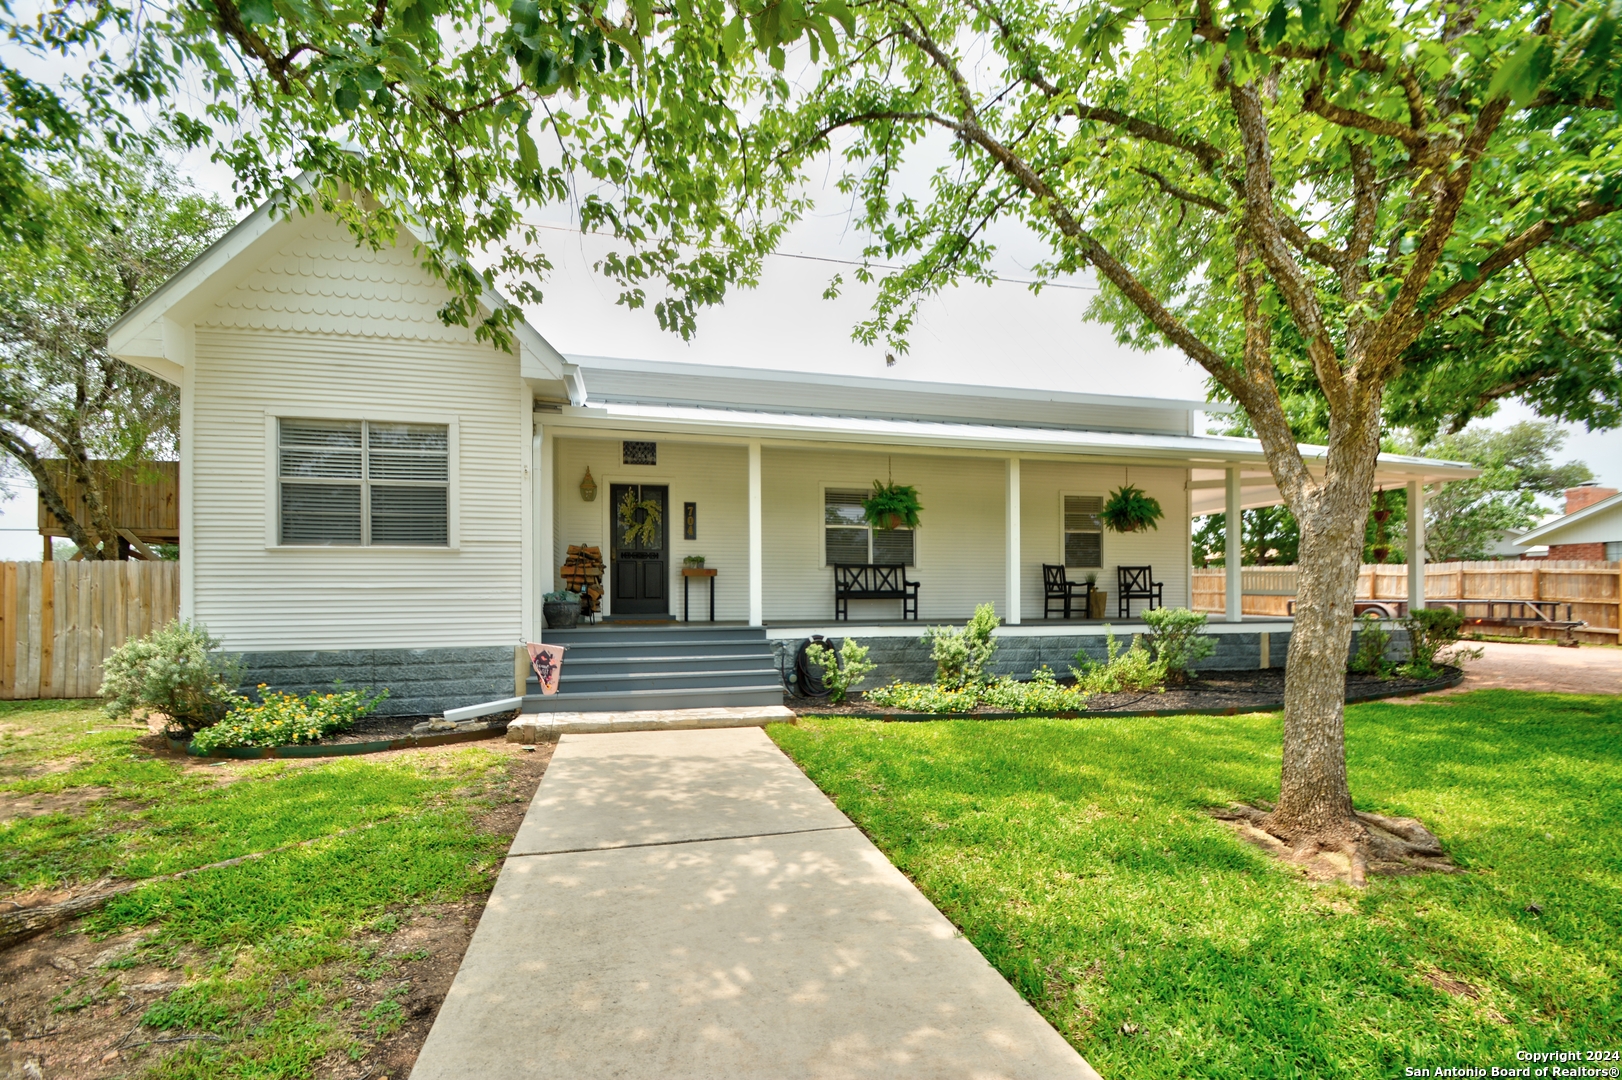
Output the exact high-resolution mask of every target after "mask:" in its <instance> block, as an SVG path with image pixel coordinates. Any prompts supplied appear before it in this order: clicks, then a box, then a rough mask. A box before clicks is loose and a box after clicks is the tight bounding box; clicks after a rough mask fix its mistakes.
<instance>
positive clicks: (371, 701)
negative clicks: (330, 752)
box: [192, 685, 389, 754]
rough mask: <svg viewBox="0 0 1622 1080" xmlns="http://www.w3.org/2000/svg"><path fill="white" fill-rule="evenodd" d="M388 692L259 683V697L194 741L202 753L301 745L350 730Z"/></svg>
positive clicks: (204, 731)
mask: <svg viewBox="0 0 1622 1080" xmlns="http://www.w3.org/2000/svg"><path fill="white" fill-rule="evenodd" d="M388 696H389V692H388V691H387V690H381V691H379V692H378V693H376V694H372V695H371V696H367V691H365V690H342V689H340V690H337V691H334V692H333V693H331V694H317V693H313V692H312V693H309V694H306V695H304V696H303V697H298V696H296V695H294V694H284V693H282V692H280V691H278V690H266V689H265V687H264V686H263V685H261V686H260V687H259V700H258V701H243V702H241V703H240V704H239V705H237V707H236V708H234V709H232V710H231V712H230V715H228V716H226V718H225V719H224V720H221V721H220V722H219V723H217V724H214V725H213V726H211V727H206V728H204V729H203V730H202V731H199V732H198V733H197V735H196V737H195V738H193V739H192V745H193V746H195V747H196V748H197V749H198V750H201V751H202V752H203V753H205V754H207V753H212V752H213V751H215V750H219V749H222V748H225V747H233V746H299V745H301V744H304V743H313V742H319V741H320V740H322V739H324V738H326V737H327V736H328V735H334V734H336V733H338V732H340V731H348V730H349V729H350V728H351V727H353V726H354V725H355V721H356V720H359V719H360V718H361V717H363V716H365V715H367V714H368V713H370V712H372V711H373V710H374V709H376V708H377V707H378V705H380V704H381V703H382V702H383V700H384V699H385V698H387V697H388Z"/></svg>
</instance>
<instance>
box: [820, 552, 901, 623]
mask: <svg viewBox="0 0 1622 1080" xmlns="http://www.w3.org/2000/svg"><path fill="white" fill-rule="evenodd" d="M918 584H919V583H918V582H916V581H908V580H907V568H906V567H905V566H879V565H877V564H875V563H834V619H835V620H836V621H837V620H840V619H844V620H847V621H848V620H849V619H850V601H852V600H899V601H901V617H902V618H903V619H911V620H912V621H914V622H917V621H918Z"/></svg>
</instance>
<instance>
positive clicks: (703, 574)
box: [681, 566, 715, 622]
mask: <svg viewBox="0 0 1622 1080" xmlns="http://www.w3.org/2000/svg"><path fill="white" fill-rule="evenodd" d="M694 578H707V579H709V583H710V622H714V621H715V570H714V569H713V568H711V567H707V566H684V567H682V568H681V621H682V622H692V621H693V620H692V619H690V618H688V617H687V586H688V583H689V582H691V581H692V580H693V579H694Z"/></svg>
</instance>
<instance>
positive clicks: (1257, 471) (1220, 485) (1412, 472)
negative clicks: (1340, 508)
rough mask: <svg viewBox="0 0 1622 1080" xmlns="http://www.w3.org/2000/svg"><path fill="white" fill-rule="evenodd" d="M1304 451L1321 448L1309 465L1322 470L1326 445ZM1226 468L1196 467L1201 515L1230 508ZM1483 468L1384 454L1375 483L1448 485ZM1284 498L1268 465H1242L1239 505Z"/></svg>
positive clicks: (1194, 488)
mask: <svg viewBox="0 0 1622 1080" xmlns="http://www.w3.org/2000/svg"><path fill="white" fill-rule="evenodd" d="M1301 449H1302V451H1303V452H1304V453H1305V452H1306V451H1319V455H1317V456H1315V455H1312V454H1308V456H1307V467H1308V468H1309V469H1312V471H1313V472H1315V473H1317V472H1321V471H1322V456H1321V454H1322V452H1323V448H1322V447H1317V446H1311V447H1309V446H1303V447H1302V448H1301ZM1225 474H1226V469H1212V468H1200V467H1198V466H1196V467H1195V468H1194V470H1193V471H1192V472H1191V473H1190V474H1189V488H1190V491H1189V494H1190V496H1191V498H1190V503H1191V505H1192V507H1193V512H1194V513H1195V514H1196V515H1199V514H1220V513H1222V512H1223V511H1224V510H1225V509H1226V502H1227V478H1226V475H1225ZM1480 475H1481V470H1479V469H1475V468H1472V467H1471V466H1469V465H1466V464H1464V463H1463V462H1455V461H1437V460H1433V459H1430V458H1416V457H1405V456H1402V455H1399V454H1381V455H1380V464H1379V466H1378V467H1377V468H1376V469H1375V472H1374V486H1375V488H1376V489H1378V488H1387V489H1390V490H1396V491H1400V490H1401V489H1402V488H1403V487H1404V486H1406V485H1407V484H1408V483H1409V482H1411V481H1414V480H1417V481H1419V482H1420V483H1422V484H1427V485H1429V484H1445V483H1449V482H1451V481H1454V480H1468V479H1469V478H1471V477H1473V476H1480ZM1283 501H1284V499H1283V497H1282V496H1280V495H1279V493H1278V485H1276V484H1274V483H1273V474H1272V473H1271V472H1269V471H1268V470H1267V469H1266V468H1257V467H1255V466H1253V465H1241V466H1240V468H1239V505H1240V506H1241V507H1243V508H1244V509H1246V510H1253V509H1255V508H1256V507H1258V506H1278V505H1279V504H1280V503H1282V502H1283Z"/></svg>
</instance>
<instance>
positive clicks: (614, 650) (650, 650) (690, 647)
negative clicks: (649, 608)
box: [558, 635, 772, 660]
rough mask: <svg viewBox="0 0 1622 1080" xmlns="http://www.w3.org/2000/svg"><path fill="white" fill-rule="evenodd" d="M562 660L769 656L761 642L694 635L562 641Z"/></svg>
mask: <svg viewBox="0 0 1622 1080" xmlns="http://www.w3.org/2000/svg"><path fill="white" fill-rule="evenodd" d="M558 644H563V645H567V646H568V647H569V650H568V652H566V653H564V654H563V658H564V659H565V660H580V659H597V658H600V657H614V656H770V655H771V654H772V651H771V649H770V648H768V647H767V646H766V643H765V642H763V641H733V640H731V639H728V638H701V637H698V636H697V635H694V636H693V637H690V638H686V639H678V640H673V641H617V640H616V641H565V642H560V643H558Z"/></svg>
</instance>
